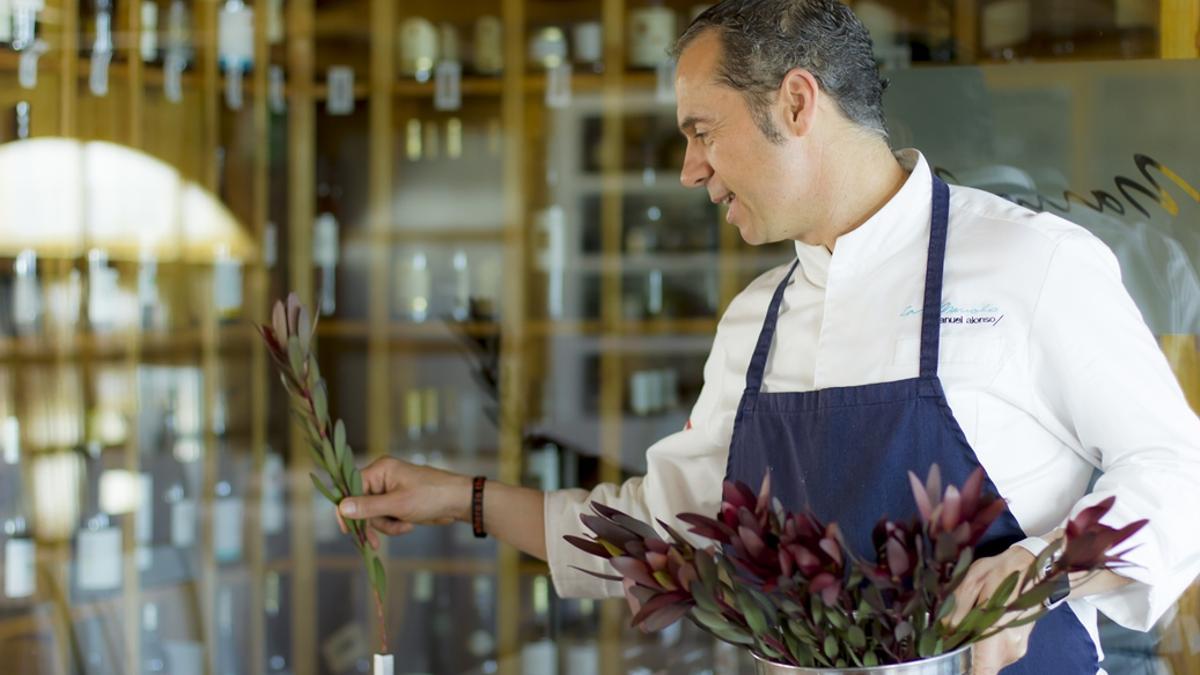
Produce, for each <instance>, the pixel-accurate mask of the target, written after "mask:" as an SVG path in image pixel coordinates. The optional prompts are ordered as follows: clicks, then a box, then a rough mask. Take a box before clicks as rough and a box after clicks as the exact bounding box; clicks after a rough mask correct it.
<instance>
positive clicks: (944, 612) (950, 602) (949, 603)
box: [934, 595, 955, 623]
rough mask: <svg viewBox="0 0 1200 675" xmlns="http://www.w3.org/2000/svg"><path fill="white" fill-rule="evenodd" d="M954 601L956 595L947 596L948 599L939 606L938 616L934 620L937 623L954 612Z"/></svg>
mask: <svg viewBox="0 0 1200 675" xmlns="http://www.w3.org/2000/svg"><path fill="white" fill-rule="evenodd" d="M954 603H955V600H954V596H953V595H951V596H947V597H946V601H945V602H943V603H942V606H941V607H939V608H938V613H937V618H936V619H934V622H935V623H937V622H940V621H945V620H946V619H948V618H949V617H950V615H951V614H953V613H954Z"/></svg>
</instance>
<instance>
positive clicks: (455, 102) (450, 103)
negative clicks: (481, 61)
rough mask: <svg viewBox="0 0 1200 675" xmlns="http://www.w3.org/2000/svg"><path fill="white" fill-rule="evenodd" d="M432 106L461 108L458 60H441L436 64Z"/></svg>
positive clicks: (460, 71) (440, 108) (460, 78)
mask: <svg viewBox="0 0 1200 675" xmlns="http://www.w3.org/2000/svg"><path fill="white" fill-rule="evenodd" d="M433 107H434V108H436V109H438V110H458V109H460V108H462V64H461V63H459V62H458V61H442V62H441V63H438V64H437V69H436V71H435V77H434V87H433Z"/></svg>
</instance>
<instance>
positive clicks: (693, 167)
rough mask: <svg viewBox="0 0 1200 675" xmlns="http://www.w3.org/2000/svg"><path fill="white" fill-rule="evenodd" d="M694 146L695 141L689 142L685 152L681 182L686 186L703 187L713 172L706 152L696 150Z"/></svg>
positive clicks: (680, 175) (680, 174)
mask: <svg viewBox="0 0 1200 675" xmlns="http://www.w3.org/2000/svg"><path fill="white" fill-rule="evenodd" d="M694 146H695V143H688V145H687V150H686V151H684V154H683V169H682V170H680V172H679V182H680V183H682V184H683V187H685V188H693V187H703V186H704V184H705V183H707V182H708V179H709V178H711V177H712V174H713V171H712V167H711V166H709V164H708V160H707V159H705V157H704V153H702V152H700V151H699V150H696V149H695V147H694Z"/></svg>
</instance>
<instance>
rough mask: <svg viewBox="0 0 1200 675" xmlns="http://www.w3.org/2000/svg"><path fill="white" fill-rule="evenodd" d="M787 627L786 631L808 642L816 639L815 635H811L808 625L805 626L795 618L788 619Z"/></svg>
mask: <svg viewBox="0 0 1200 675" xmlns="http://www.w3.org/2000/svg"><path fill="white" fill-rule="evenodd" d="M787 627H788V631H789V632H791V634H792V635H795V636H796V637H798V638H801V639H803V640H807V641H808V642H812V641H813V640H816V639H817V638H816V636H814V635H813V632H812V631H811V630H809V629H808V626H805V625H804V624H803V623H801V622H799V621H797V620H795V619H788V622H787Z"/></svg>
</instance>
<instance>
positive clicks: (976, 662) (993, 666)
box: [971, 636, 1003, 675]
mask: <svg viewBox="0 0 1200 675" xmlns="http://www.w3.org/2000/svg"><path fill="white" fill-rule="evenodd" d="M1001 647H1002V645H1001V644H1000V643H999V642H998V641H997V640H996V637H995V636H993V637H990V638H988V639H987V640H984V641H983V642H977V643H975V647H974V648H972V649H971V675H997V673H999V672H1000V667H1001V666H1000V663H1001V662H1002V661H1003V655H1002V654H1001V653H1000V652H1001V651H1002V649H1001Z"/></svg>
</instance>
